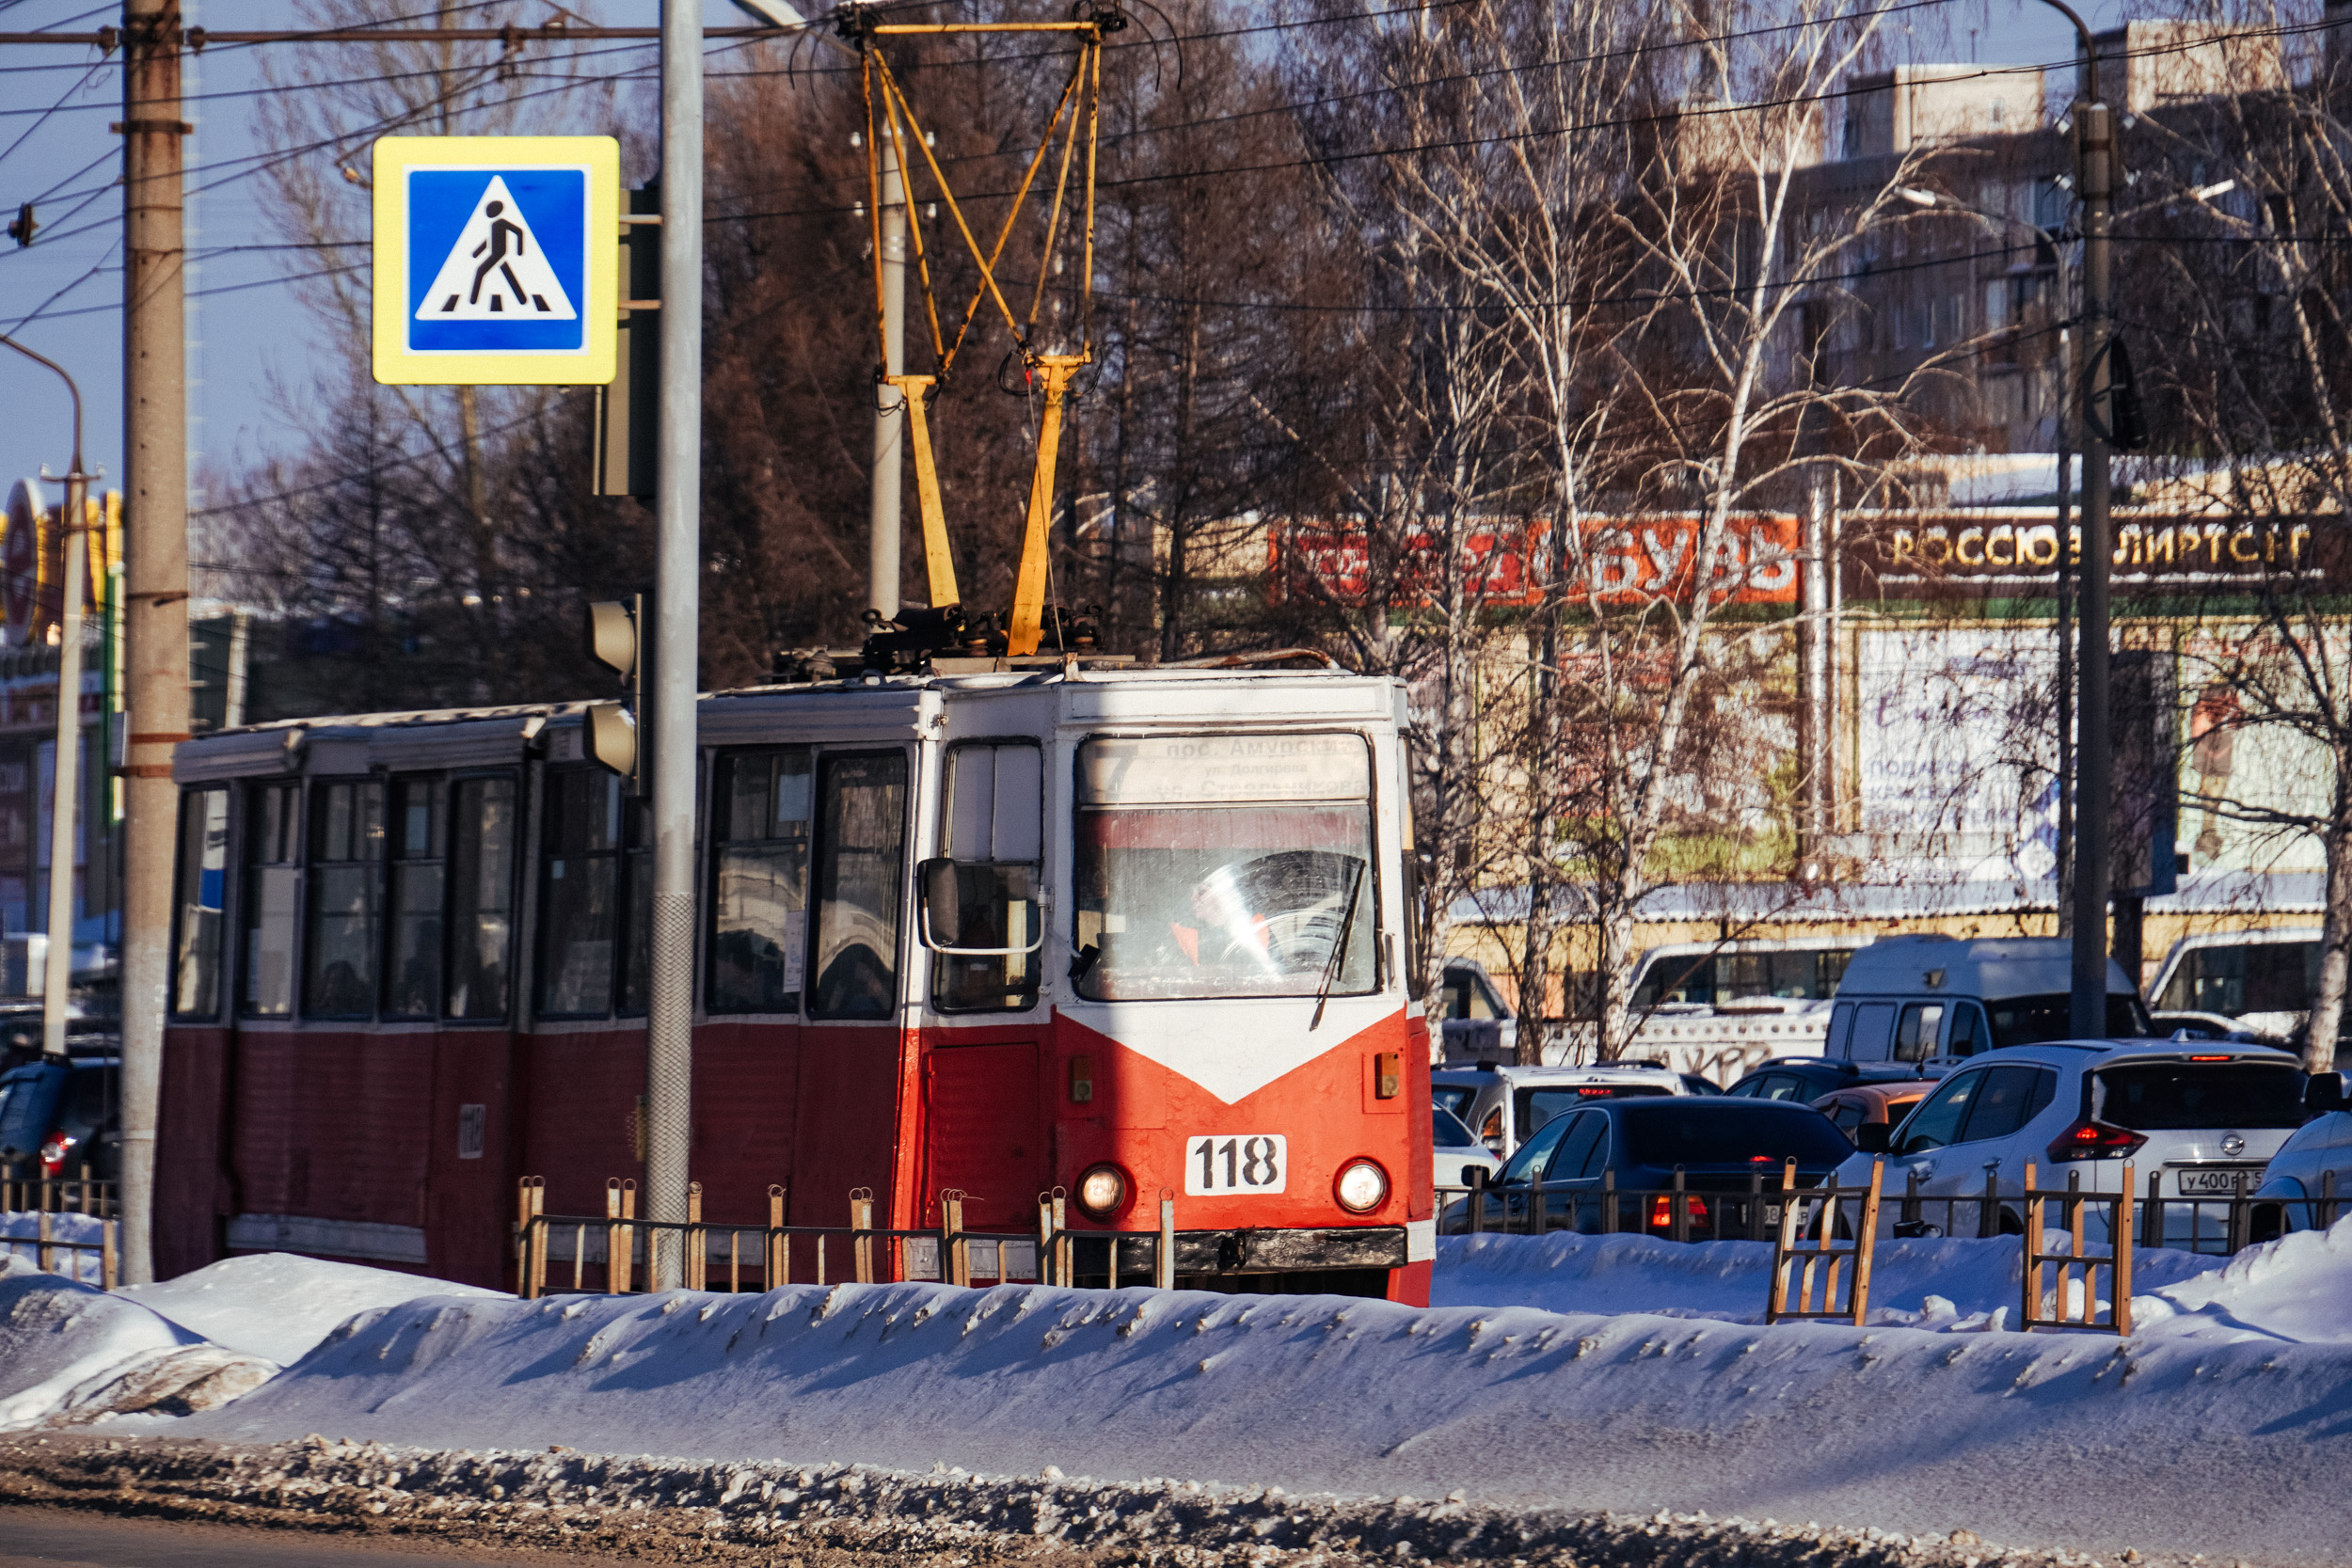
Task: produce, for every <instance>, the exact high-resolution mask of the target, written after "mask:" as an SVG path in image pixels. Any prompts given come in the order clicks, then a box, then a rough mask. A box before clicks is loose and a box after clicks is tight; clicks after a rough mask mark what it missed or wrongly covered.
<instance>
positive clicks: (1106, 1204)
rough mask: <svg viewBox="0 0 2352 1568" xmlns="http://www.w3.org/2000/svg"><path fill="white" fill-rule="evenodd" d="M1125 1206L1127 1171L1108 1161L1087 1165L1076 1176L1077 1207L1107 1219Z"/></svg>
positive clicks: (1099, 1218) (1094, 1215)
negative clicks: (1081, 1173) (1077, 1176)
mask: <svg viewBox="0 0 2352 1568" xmlns="http://www.w3.org/2000/svg"><path fill="white" fill-rule="evenodd" d="M1126 1206H1127V1173H1126V1172H1125V1171H1123V1170H1120V1168H1119V1167H1118V1166H1117V1165H1114V1164H1108V1163H1105V1164H1099V1165H1089V1166H1088V1167H1087V1168H1086V1172H1085V1174H1084V1175H1082V1176H1080V1177H1079V1178H1078V1207H1079V1208H1081V1209H1083V1210H1085V1211H1086V1212H1088V1213H1089V1214H1090V1215H1092V1216H1093V1217H1094V1218H1096V1219H1098V1220H1101V1219H1108V1218H1110V1216H1111V1215H1113V1214H1116V1213H1117V1212H1120V1210H1121V1209H1124V1208H1125V1207H1126Z"/></svg>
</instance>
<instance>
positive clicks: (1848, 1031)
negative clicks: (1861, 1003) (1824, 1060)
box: [1821, 1002, 1853, 1056]
mask: <svg viewBox="0 0 2352 1568" xmlns="http://www.w3.org/2000/svg"><path fill="white" fill-rule="evenodd" d="M1852 1046H1853V1004H1852V1003H1851V1002H1840V1003H1838V1004H1837V1005H1836V1006H1833V1007H1832V1008H1830V1010H1829V1039H1828V1041H1827V1042H1826V1043H1825V1044H1824V1045H1823V1046H1822V1052H1821V1053H1822V1054H1823V1055H1826V1056H1851V1054H1852Z"/></svg>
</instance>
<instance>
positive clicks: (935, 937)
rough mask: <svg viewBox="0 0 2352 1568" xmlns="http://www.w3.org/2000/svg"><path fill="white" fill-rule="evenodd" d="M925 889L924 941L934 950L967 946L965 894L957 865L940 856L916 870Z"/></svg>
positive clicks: (944, 856) (916, 874)
mask: <svg viewBox="0 0 2352 1568" xmlns="http://www.w3.org/2000/svg"><path fill="white" fill-rule="evenodd" d="M915 876H916V877H917V878H918V879H920V881H921V883H922V888H923V940H924V941H925V942H929V943H930V945H931V946H933V947H960V946H961V945H962V944H963V893H962V890H961V888H960V887H959V885H958V881H957V878H956V863H955V862H954V861H953V860H950V859H949V858H948V857H947V856H946V855H937V856H934V857H932V858H931V859H930V860H927V861H925V862H924V863H922V864H921V865H919V866H917V867H916V868H915Z"/></svg>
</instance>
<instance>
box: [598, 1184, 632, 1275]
mask: <svg viewBox="0 0 2352 1568" xmlns="http://www.w3.org/2000/svg"><path fill="white" fill-rule="evenodd" d="M634 1250H635V1246H634V1239H633V1238H632V1237H631V1236H630V1234H629V1232H628V1228H627V1227H625V1226H623V1225H622V1224H621V1179H620V1178H619V1177H617V1176H608V1177H606V1178H605V1179H604V1288H605V1291H606V1292H607V1293H608V1294H612V1295H616V1296H621V1295H627V1294H628V1276H629V1272H630V1271H629V1264H630V1263H632V1262H634V1261H635V1260H636V1259H634V1257H633V1256H632V1254H633V1252H634Z"/></svg>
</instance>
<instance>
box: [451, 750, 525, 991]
mask: <svg viewBox="0 0 2352 1568" xmlns="http://www.w3.org/2000/svg"><path fill="white" fill-rule="evenodd" d="M450 796H451V799H452V800H453V809H452V812H451V818H450V841H449V879H450V893H449V930H450V941H449V996H448V1002H447V1012H448V1016H449V1017H451V1018H454V1019H468V1020H474V1021H485V1020H498V1019H503V1018H504V1017H505V1016H506V999H507V987H508V985H509V981H508V978H507V975H508V972H509V965H508V957H507V955H508V954H509V952H510V951H511V950H512V945H513V942H514V940H515V781H514V780H513V779H512V778H478V779H459V780H458V781H456V782H455V783H454V784H451V785H450Z"/></svg>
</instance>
